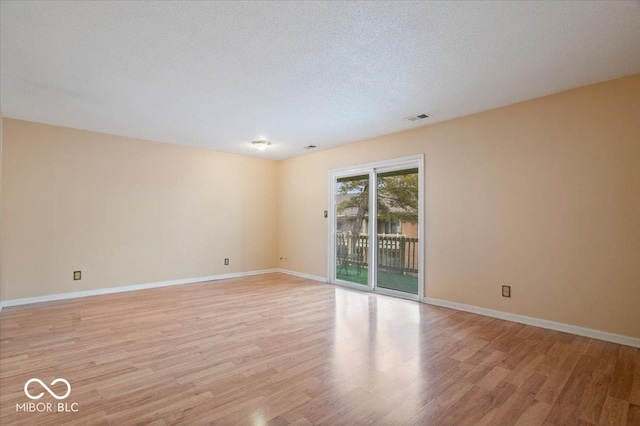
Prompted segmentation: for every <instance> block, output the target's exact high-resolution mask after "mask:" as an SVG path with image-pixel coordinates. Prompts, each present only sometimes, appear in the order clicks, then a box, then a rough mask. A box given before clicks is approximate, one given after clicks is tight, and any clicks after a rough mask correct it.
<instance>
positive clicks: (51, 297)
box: [0, 269, 277, 310]
mask: <svg viewBox="0 0 640 426" xmlns="http://www.w3.org/2000/svg"><path fill="white" fill-rule="evenodd" d="M273 272H277V270H276V269H262V270H258V271H248V272H235V273H232V274H222V275H209V276H206V277H197V278H185V279H181V280H170V281H161V282H157V283H148V284H136V285H128V286H122V287H109V288H99V289H96V290H87V291H76V292H73V293H59V294H51V295H48V296H37V297H27V298H24V299H13V300H5V301H3V302H2V305H0V310H2V307H4V306H19V305H30V304H32V303H43V302H51V301H54V300H66V299H76V298H78V297H87V296H99V295H102V294H112V293H122V292H126V291H136V290H146V289H149V288H158V287H167V286H172V285H181V284H193V283H200V282H205V281H220V280H227V279H231V278H241V277H248V276H251V275H261V274H269V273H273Z"/></svg>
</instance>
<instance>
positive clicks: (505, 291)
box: [502, 285, 511, 297]
mask: <svg viewBox="0 0 640 426" xmlns="http://www.w3.org/2000/svg"><path fill="white" fill-rule="evenodd" d="M502 297H511V286H510V285H503V286H502Z"/></svg>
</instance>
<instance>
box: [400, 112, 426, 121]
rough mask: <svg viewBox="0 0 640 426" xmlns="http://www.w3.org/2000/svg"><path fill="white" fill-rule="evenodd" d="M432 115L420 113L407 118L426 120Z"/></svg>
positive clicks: (409, 119) (410, 119)
mask: <svg viewBox="0 0 640 426" xmlns="http://www.w3.org/2000/svg"><path fill="white" fill-rule="evenodd" d="M429 117H431V116H430V115H429V114H424V113H422V114H418V115H412V116H411V117H406V118H405V120H408V121H420V120H424V119H426V118H429Z"/></svg>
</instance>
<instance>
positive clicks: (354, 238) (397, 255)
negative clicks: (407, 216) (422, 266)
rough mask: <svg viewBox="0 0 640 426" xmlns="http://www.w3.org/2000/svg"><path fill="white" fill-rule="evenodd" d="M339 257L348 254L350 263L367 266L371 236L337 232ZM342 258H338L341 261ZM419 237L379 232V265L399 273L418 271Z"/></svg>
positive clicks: (383, 268) (386, 269)
mask: <svg viewBox="0 0 640 426" xmlns="http://www.w3.org/2000/svg"><path fill="white" fill-rule="evenodd" d="M336 236H337V238H336V245H337V250H336V253H338V257H340V256H347V257H345V258H344V259H342V260H347V259H348V262H349V263H350V264H353V265H360V266H361V267H367V266H369V265H368V259H369V249H370V247H369V236H368V235H366V234H359V235H355V234H351V233H350V232H347V233H344V232H339V233H337V234H336ZM340 261H341V259H340V258H339V259H338V262H339V263H340ZM418 264H419V260H418V239H417V238H409V237H404V236H398V235H385V234H378V267H379V268H380V269H382V270H385V271H392V272H398V273H418Z"/></svg>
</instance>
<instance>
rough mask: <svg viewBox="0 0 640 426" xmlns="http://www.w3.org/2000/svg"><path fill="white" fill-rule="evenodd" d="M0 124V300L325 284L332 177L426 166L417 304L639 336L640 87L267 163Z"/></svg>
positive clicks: (634, 80) (576, 93) (623, 84)
mask: <svg viewBox="0 0 640 426" xmlns="http://www.w3.org/2000/svg"><path fill="white" fill-rule="evenodd" d="M399 119H400V118H399ZM1 121H2V124H3V126H2V131H3V133H4V138H3V141H2V142H3V145H4V146H3V150H4V155H3V159H2V165H3V167H2V176H3V179H2V185H1V188H2V194H1V198H2V208H1V214H2V216H1V217H2V227H1V230H2V243H1V247H0V249H1V250H2V265H1V268H2V269H1V270H0V278H1V285H0V291H1V293H0V294H1V298H2V300H11V299H17V298H23V297H33V296H41V295H50V294H56V293H67V292H73V291H83V290H91V289H99V288H105V287H116V286H124V285H131V284H142V283H150V282H159V281H166V280H173V279H183V278H191V277H201V276H208V275H217V274H225V273H232V272H241V271H252V270H260V269H268V268H273V267H276V266H279V267H282V268H285V269H289V270H293V271H298V272H302V273H307V274H312V275H318V276H326V270H327V240H328V233H327V220H326V219H324V218H323V215H322V212H323V210H325V209H327V204H328V200H327V198H328V195H327V178H328V171H329V169H331V168H336V167H342V166H346V165H354V164H359V163H365V162H371V161H378V160H384V159H390V158H395V157H402V156H407V155H413V154H419V153H424V154H425V184H426V185H425V186H424V188H425V191H426V192H425V195H426V209H425V213H426V295H427V296H428V297H433V298H438V299H444V300H449V301H454V302H460V303H466V304H470V305H476V306H481V307H485V308H490V309H497V310H501V311H507V312H514V313H517V314H522V315H528V316H532V317H538V318H544V319H548V320H553V321H559V322H563V323H568V324H574V325H578V326H584V327H589V328H594V329H599V330H604V331H608V332H614V333H620V334H625V335H630V336H635V337H640V314H638V308H637V307H638V306H640V74H638V75H634V76H631V77H627V78H623V79H618V80H614V81H610V82H606V83H601V84H597V85H593V86H588V87H584V88H580V89H576V90H572V91H569V92H565V93H560V94H556V95H553V96H549V97H545V98H540V99H536V100H532V101H528V102H524V103H520V104H516V105H512V106H509V107H505V108H501V109H497V110H493V111H488V112H484V113H480V114H476V115H472V116H468V117H464V118H460V119H456V120H452V121H449V122H444V123H440V124H435V125H431V126H427V127H422V128H418V129H415V130H411V131H406V132H403V133H397V134H393V135H389V136H384V137H380V138H376V139H372V140H368V141H363V142H359V143H355V144H351V145H347V146H343V147H340V148H336V149H332V150H328V151H324V152H318V153H315V154H311V155H307V156H303V157H298V158H295V159H291V160H286V161H282V162H279V163H276V162H271V161H266V160H260V159H255V158H247V157H240V156H236V155H230V154H221V153H213V152H209V151H203V150H198V149H191V148H185V147H180V146H175V145H169V144H160V143H155V142H146V141H140V140H134V139H128V138H122V137H116V136H109V135H103V134H97V133H92V132H85V131H80V130H72V129H66V128H60V127H55V126H47V125H42V124H36V123H30V122H24V121H19V120H12V119H7V118H5V119H3V120H1ZM280 256H282V257H285V258H287V261H286V262H285V261H279V260H277V259H278V258H279V257H280ZM224 257H229V258H231V265H230V266H229V267H224V266H223V258H224ZM74 270H82V272H83V279H82V280H81V281H73V280H72V271H74ZM502 284H509V285H511V286H512V294H513V297H512V298H511V299H504V298H502V297H500V286H501V285H502Z"/></svg>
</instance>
